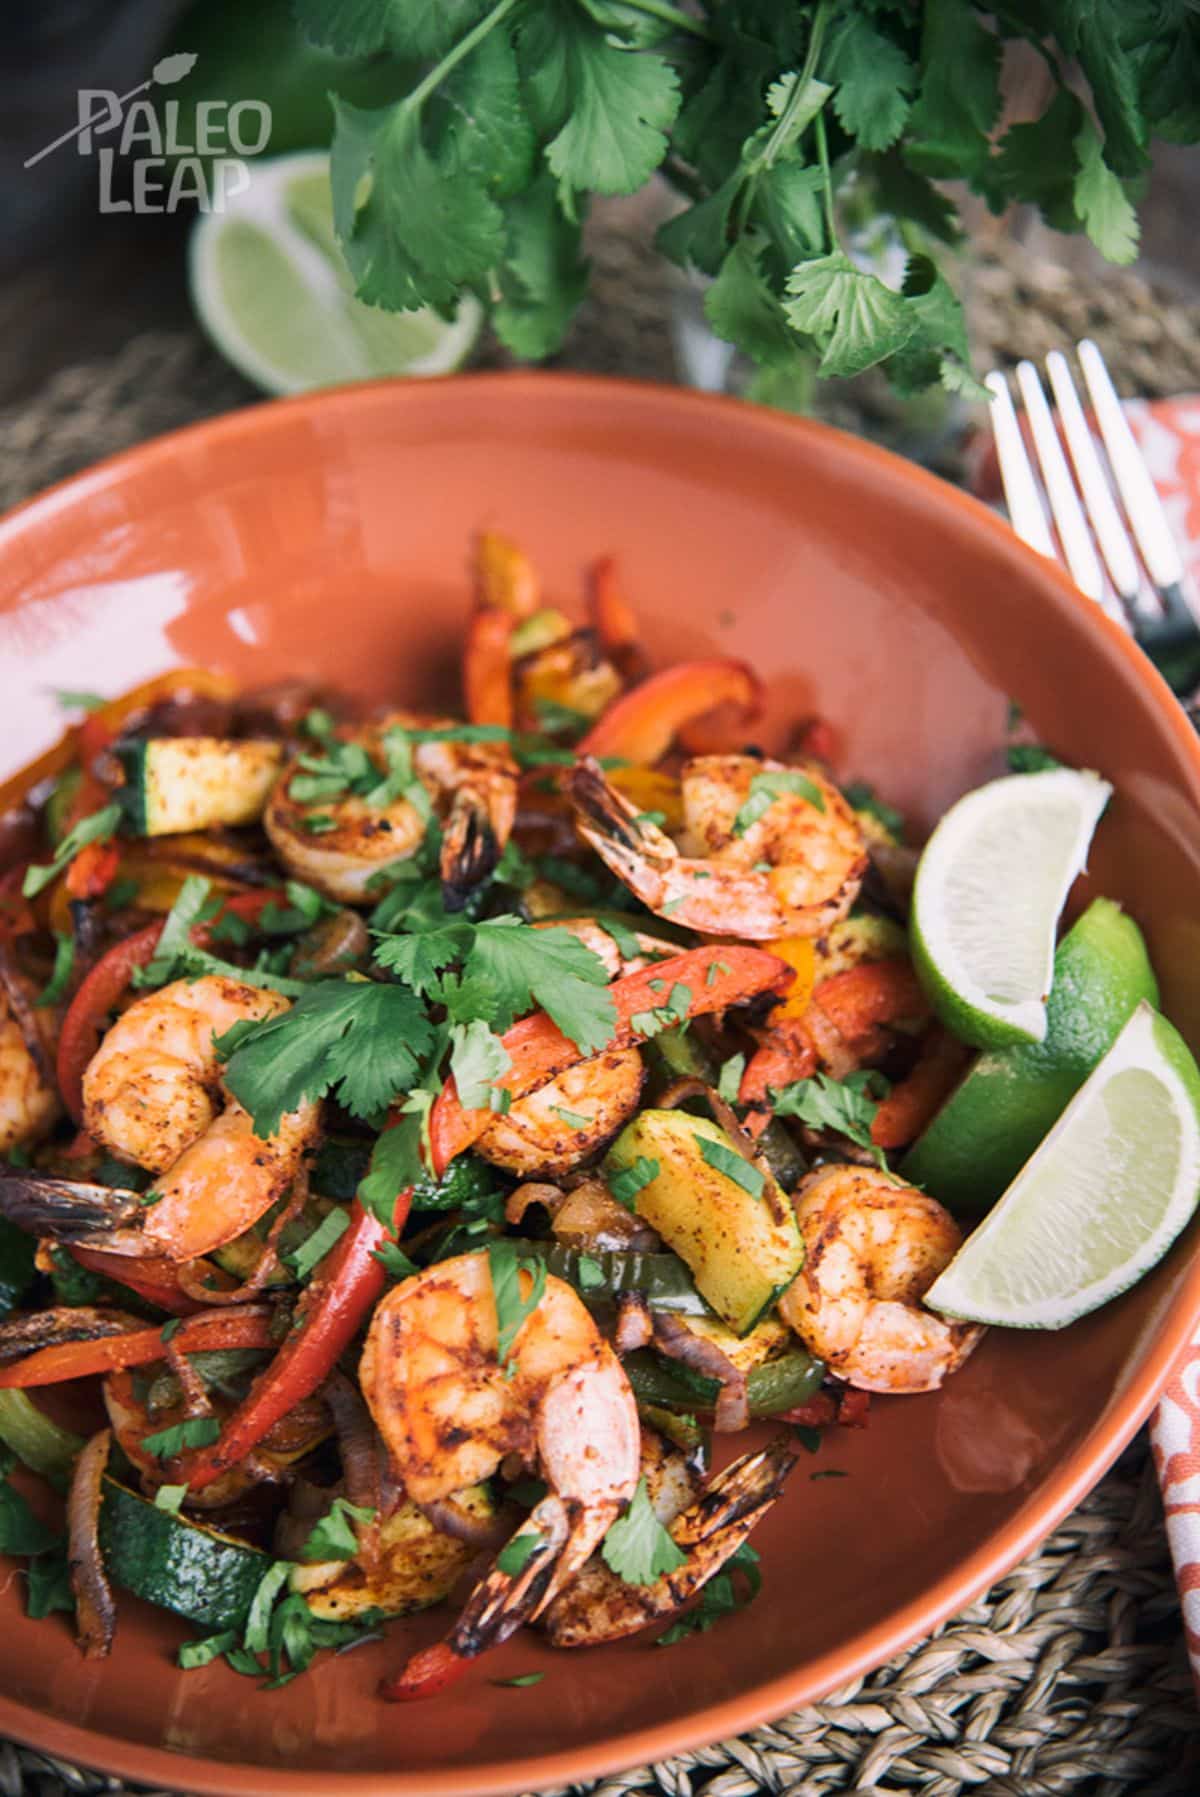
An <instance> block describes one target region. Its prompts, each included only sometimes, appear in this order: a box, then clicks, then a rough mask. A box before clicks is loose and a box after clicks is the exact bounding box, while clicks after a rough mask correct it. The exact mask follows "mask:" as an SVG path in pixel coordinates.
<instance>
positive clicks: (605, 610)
mask: <svg viewBox="0 0 1200 1797" xmlns="http://www.w3.org/2000/svg"><path fill="white" fill-rule="evenodd" d="M587 599H588V616H589V617H590V619H591V623H592V629H593V630H594V631H595V632H596V635H597V636H598V637H599V639H600V646H601V648H602V649H603V650H604V653H605V655H607V657H608V659H609V661H611V662H612V664H613V666H614V667H615V668H617V670H618V671H619V672H620V673H621V674H622V675H623V676H624V677H625V679H626V680H638V679H640V678H641V676H642V675H643V674H644V673H645V671H646V655H645V651H644V650H643V648H642V645H641V634H640V632H639V630H638V623H637V618H636V616H635V615H634V610H633V607H632V606H631V605H630V603H629V601H628V600H627V599H626V597H625V595H624V594H623V593H622V591H621V589H620V586H619V585H618V583H617V569H616V563H615V562H614V561H613V558H612V556H611V555H605V556H602V557H601V559H600V560H599V561H598V562H593V563H592V566H591V569H590V571H589V574H588V595H587Z"/></svg>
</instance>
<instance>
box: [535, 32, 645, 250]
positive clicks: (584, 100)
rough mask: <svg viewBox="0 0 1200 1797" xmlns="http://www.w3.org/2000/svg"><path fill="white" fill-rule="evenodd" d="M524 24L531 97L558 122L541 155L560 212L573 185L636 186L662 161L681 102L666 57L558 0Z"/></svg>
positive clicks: (604, 189) (611, 190)
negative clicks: (634, 46)
mask: <svg viewBox="0 0 1200 1797" xmlns="http://www.w3.org/2000/svg"><path fill="white" fill-rule="evenodd" d="M523 30H524V35H523V39H522V44H523V49H524V53H525V63H526V69H527V73H528V78H529V80H530V85H531V88H532V90H533V100H534V104H535V106H536V107H538V108H539V109H540V112H541V115H542V119H543V120H545V121H549V120H550V119H553V121H554V125H555V126H557V127H558V128H557V129H556V130H555V134H554V135H553V136H552V137H551V139H550V142H549V143H548V144H547V146H546V151H545V155H546V161H547V163H548V164H549V167H550V171H551V173H552V174H554V175H555V176H556V177H557V179H558V194H559V201H560V203H561V205H562V209H563V211H564V213H565V214H566V215H567V217H568V218H574V217H575V215H576V195H577V191H578V190H583V191H586V190H588V189H590V190H591V191H592V192H593V193H606V194H618V193H634V192H635V191H636V190H637V189H638V188H639V187H641V186H642V184H643V182H645V181H647V180H649V178H650V176H651V175H652V174H653V172H654V170H655V169H656V168H657V167H658V165H659V163H660V162H661V161H662V159H663V156H664V154H665V153H666V148H667V140H666V136H665V133H666V131H667V130H668V129H669V127H670V126H671V124H672V123H673V122H674V119H675V115H676V113H677V112H678V110H679V81H678V77H677V76H676V74H675V71H674V69H673V68H672V67H671V65H670V63H668V62H667V61H665V60H664V58H663V57H661V56H658V55H655V54H654V53H653V52H652V51H643V50H631V49H627V48H625V47H624V46H623V45H622V44H620V43H619V42H618V41H617V40H615V39H614V38H613V37H611V36H610V35H609V34H608V33H607V32H606V31H604V30H603V29H602V28H601V27H600V26H599V25H597V24H596V23H595V22H594V20H592V19H589V18H587V17H586V15H584V14H583V13H582V12H581V11H580V10H579V9H578V8H576V7H574V6H567V5H564V4H562V0H549V3H548V4H545V5H543V7H541V8H540V9H539V10H538V12H537V13H535V14H533V16H532V17H531V18H530V19H529V20H528V21H527V23H526V25H525V26H524V28H523ZM535 116H536V114H535Z"/></svg>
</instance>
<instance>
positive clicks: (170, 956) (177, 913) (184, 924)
mask: <svg viewBox="0 0 1200 1797" xmlns="http://www.w3.org/2000/svg"><path fill="white" fill-rule="evenodd" d="M211 891H212V881H211V880H206V879H205V878H204V876H203V875H202V874H189V875H188V877H187V879H186V880H185V881H184V882H183V885H182V886H181V887H180V888H179V896H178V897H177V898H176V900H175V903H174V904H173V905H172V906H171V909H170V910H169V911H168V912H167V915H166V920H165V921H164V923H163V927H162V935H161V936H160V937H159V939H158V943H157V945H156V947H155V950H154V954H153V957H152V958H151V960H150V961H149V962H147V964H146V966H145V967H135V968H134V970H133V984H134V985H135V986H141V987H144V986H163V985H165V984H166V982H167V981H168V980H169V979H172V978H173V977H174V970H175V965H176V963H177V962H178V961H179V960H180V959H181V958H182V957H183V956H184V955H185V954H186V953H187V952H188V951H190V949H191V947H192V930H193V928H194V927H195V925H196V924H197V923H198V921H199V919H200V913H201V912H202V911H203V909H204V907H205V905H206V904H207V903H208V896H209V893H210V892H211Z"/></svg>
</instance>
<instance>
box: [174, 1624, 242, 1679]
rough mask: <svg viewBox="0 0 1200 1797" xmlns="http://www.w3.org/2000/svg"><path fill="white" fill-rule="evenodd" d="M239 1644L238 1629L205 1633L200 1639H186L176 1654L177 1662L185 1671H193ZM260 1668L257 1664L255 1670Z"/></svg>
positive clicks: (217, 1658)
mask: <svg viewBox="0 0 1200 1797" xmlns="http://www.w3.org/2000/svg"><path fill="white" fill-rule="evenodd" d="M236 1644H237V1630H236V1629H222V1631H221V1633H220V1634H219V1635H205V1636H204V1638H203V1640H200V1641H185V1642H184V1644H183V1646H182V1647H181V1648H180V1649H179V1652H178V1654H177V1655H176V1663H177V1664H178V1665H180V1666H182V1668H183V1670H184V1671H185V1672H191V1671H193V1670H194V1669H195V1668H196V1667H197V1666H208V1665H209V1664H211V1662H212V1661H213V1660H219V1659H220V1658H221V1656H222V1654H226V1653H228V1652H229V1650H230V1648H231V1647H234V1646H236ZM259 1670H260V1668H259V1667H258V1665H257V1662H256V1664H255V1672H256V1673H257V1672H258V1671H259Z"/></svg>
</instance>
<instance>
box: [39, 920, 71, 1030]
mask: <svg viewBox="0 0 1200 1797" xmlns="http://www.w3.org/2000/svg"><path fill="white" fill-rule="evenodd" d="M74 971H75V938H74V937H73V936H68V935H64V934H62V933H61V932H60V931H57V930H56V931H55V933H54V966H53V967H52V968H51V970H50V978H49V979H48V980H47V981H46V984H45V985H44V986H43V987H42V990H41V991H40V992H39V993H38V995H37V998H36V1000H35V1003H36V1004H37V1006H38V1008H39V1010H40V1009H42V1008H43V1007H45V1006H47V1005H56V1004H57V1003H58V1001H59V999H60V998H62V996H63V994H64V993H65V992H66V990H67V987H68V986H69V985H70V983H71V975H72V973H73V972H74Z"/></svg>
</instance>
